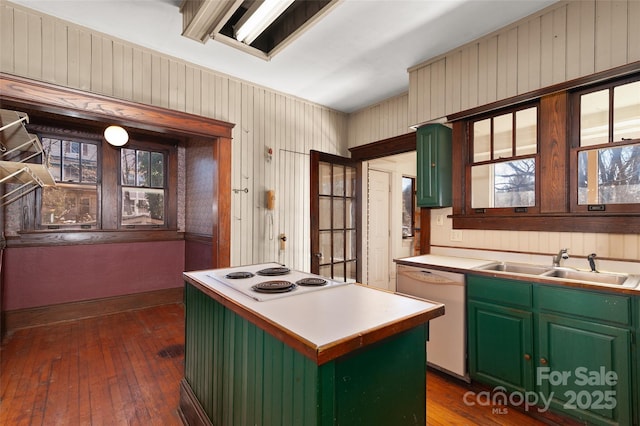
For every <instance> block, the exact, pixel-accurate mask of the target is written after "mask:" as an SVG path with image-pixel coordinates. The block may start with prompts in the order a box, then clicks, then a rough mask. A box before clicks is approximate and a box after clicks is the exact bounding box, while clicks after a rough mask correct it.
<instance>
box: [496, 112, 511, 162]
mask: <svg viewBox="0 0 640 426" xmlns="http://www.w3.org/2000/svg"><path fill="white" fill-rule="evenodd" d="M512 156H513V114H511V113H509V114H503V115H499V116H497V117H495V118H494V119H493V159H494V160H497V159H499V158H508V157H512Z"/></svg>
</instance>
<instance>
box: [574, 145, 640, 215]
mask: <svg viewBox="0 0 640 426" xmlns="http://www.w3.org/2000/svg"><path fill="white" fill-rule="evenodd" d="M626 203H640V145H635V146H622V147H617V148H603V149H598V150H590V151H582V152H580V153H579V155H578V204H583V205H584V204H626Z"/></svg>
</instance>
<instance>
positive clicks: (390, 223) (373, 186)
mask: <svg viewBox="0 0 640 426" xmlns="http://www.w3.org/2000/svg"><path fill="white" fill-rule="evenodd" d="M416 166H417V165H416V152H415V151H411V152H406V153H403V154H396V155H391V156H388V157H382V158H377V159H374V160H369V161H366V162H365V163H364V164H363V170H364V176H365V179H364V180H365V182H363V193H366V194H367V196H366V197H363V204H364V205H363V218H362V222H363V223H364V224H365V227H364V228H365V229H364V232H363V237H362V238H363V247H365V248H366V254H367V255H366V256H365V259H364V261H363V265H362V266H363V272H364V273H363V275H364V278H365V279H364V282H365V283H366V284H368V285H371V286H374V287H379V288H382V289H385V290H390V291H395V289H396V286H395V282H396V268H395V263H394V262H393V259H397V258H401V257H408V256H412V255H413V254H414V253H415V250H414V249H415V247H416V245H417V244H418V237H417V234H416V233H411V235H407V232H406V231H405V224H404V221H403V217H404V213H405V211H404V204H403V196H402V195H403V179H402V178H403V177H414V178H415V176H416V175H417V167H416ZM414 198H415V197H414ZM414 202H415V199H414ZM414 227H419V223H414Z"/></svg>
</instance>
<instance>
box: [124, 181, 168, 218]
mask: <svg viewBox="0 0 640 426" xmlns="http://www.w3.org/2000/svg"><path fill="white" fill-rule="evenodd" d="M163 224H164V190H161V189H150V188H122V225H163Z"/></svg>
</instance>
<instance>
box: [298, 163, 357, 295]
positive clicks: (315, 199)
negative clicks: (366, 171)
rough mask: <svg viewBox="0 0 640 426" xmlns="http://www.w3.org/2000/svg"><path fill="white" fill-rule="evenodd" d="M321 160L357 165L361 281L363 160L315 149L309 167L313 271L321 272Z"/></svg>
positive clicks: (355, 190)
mask: <svg viewBox="0 0 640 426" xmlns="http://www.w3.org/2000/svg"><path fill="white" fill-rule="evenodd" d="M320 162H326V163H333V164H340V165H343V166H350V167H355V169H356V182H355V185H354V189H353V190H354V195H355V202H356V207H355V210H356V217H355V218H354V220H355V221H356V281H357V282H360V278H361V277H362V270H361V262H360V261H359V259H362V238H361V235H362V223H361V222H362V221H361V220H360V217H361V216H362V191H361V189H360V188H361V186H362V161H360V160H354V159H352V158H348V157H341V156H339V155H334V154H328V153H326V152H320V151H315V150H311V151H310V162H309V168H310V171H311V176H310V179H309V181H310V192H309V195H310V196H309V199H310V210H309V213H310V215H311V221H310V222H311V223H310V231H311V254H310V255H311V273H313V274H318V273H319V272H320V261H319V258H318V257H317V256H316V255H315V254H316V253H319V252H320V215H319V212H320V197H319V193H318V183H319V181H320V176H319V172H320V168H319V167H318V164H319V163H320Z"/></svg>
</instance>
